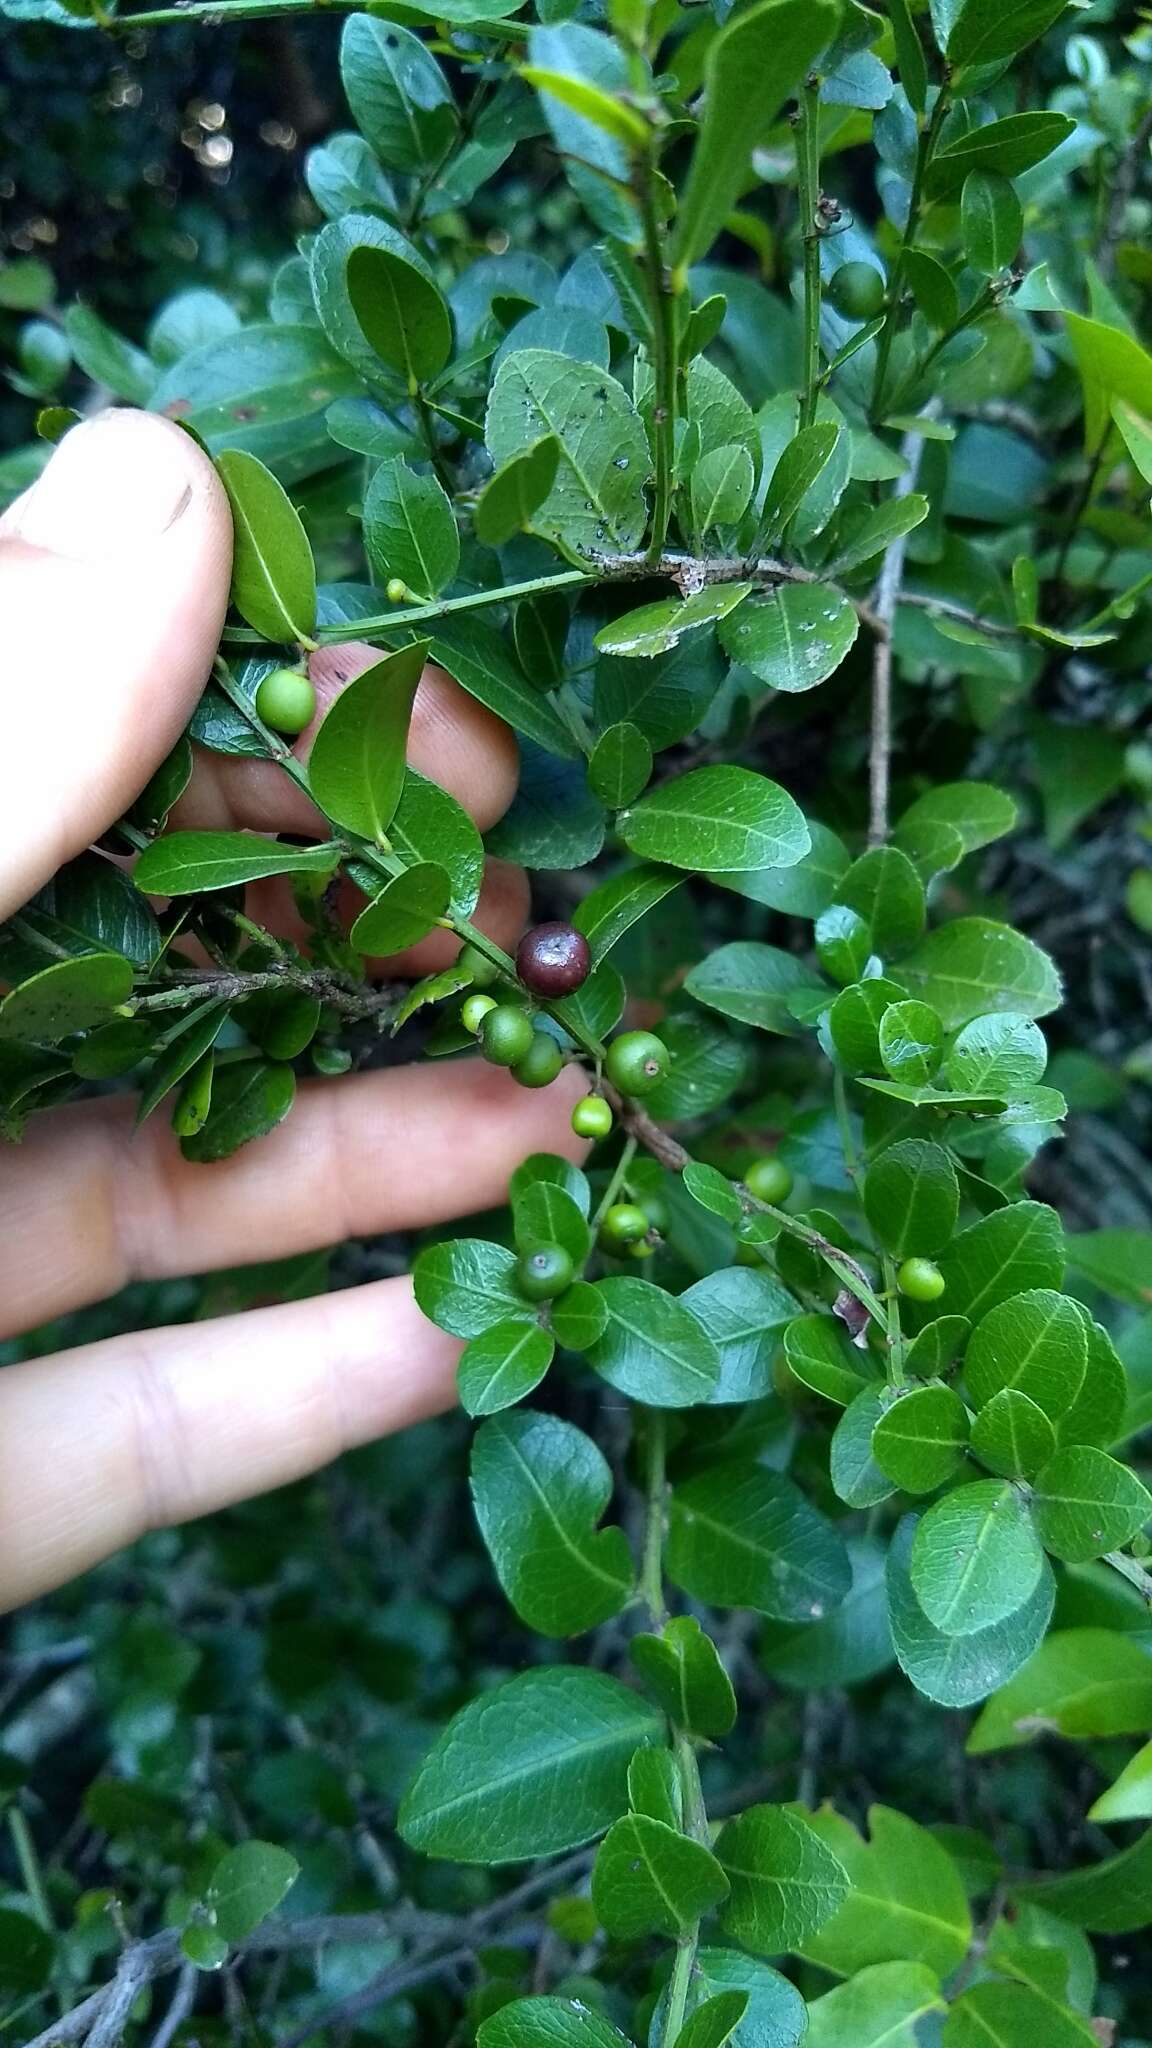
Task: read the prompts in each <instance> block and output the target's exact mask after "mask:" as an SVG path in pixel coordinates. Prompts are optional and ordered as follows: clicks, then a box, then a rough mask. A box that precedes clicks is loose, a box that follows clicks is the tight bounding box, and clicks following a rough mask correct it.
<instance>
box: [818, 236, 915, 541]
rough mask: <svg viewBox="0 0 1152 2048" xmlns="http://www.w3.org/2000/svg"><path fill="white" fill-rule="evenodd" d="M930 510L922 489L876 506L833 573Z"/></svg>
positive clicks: (899, 536) (853, 535)
mask: <svg viewBox="0 0 1152 2048" xmlns="http://www.w3.org/2000/svg"><path fill="white" fill-rule="evenodd" d="M912 253H913V254H916V251H913V252H912ZM928 510H929V506H928V500H927V498H926V497H924V496H923V494H922V493H921V492H919V491H907V492H905V494H904V496H903V497H902V498H886V499H884V501H883V502H882V503H881V504H879V505H873V506H872V507H871V509H870V510H869V511H868V512H867V513H866V514H865V516H864V518H863V519H862V520H861V522H860V524H859V525H858V526H856V527H854V528H853V530H852V533H851V535H850V537H849V539H848V543H847V546H844V547H841V549H840V551H839V553H838V554H837V556H836V560H835V562H834V564H833V570H834V573H835V574H836V575H837V576H845V575H847V574H848V572H849V571H850V570H853V569H859V568H861V567H862V566H863V564H864V563H865V562H871V561H872V560H873V559H874V558H875V556H877V555H880V554H883V553H884V551H885V549H887V548H890V547H891V545H892V543H893V541H895V540H901V539H903V537H904V535H905V534H906V533H911V532H912V530H913V528H914V527H917V526H920V525H921V524H922V523H923V521H924V520H925V519H927V517H928Z"/></svg>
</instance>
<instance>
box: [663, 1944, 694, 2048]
mask: <svg viewBox="0 0 1152 2048" xmlns="http://www.w3.org/2000/svg"><path fill="white" fill-rule="evenodd" d="M699 1940H700V1922H699V1921H698V1920H697V1921H695V1922H694V1923H693V1925H692V1926H691V1927H690V1928H689V1930H688V1932H687V1934H685V1935H684V1936H683V1937H682V1939H681V1941H680V1942H679V1944H678V1945H677V1949H676V1961H675V1962H674V1964H673V1965H672V1976H671V1978H670V1980H669V1984H668V2010H667V2013H666V2014H665V2018H664V2043H665V2048H672V2044H673V2042H674V2041H675V2040H676V2039H677V2038H678V2036H679V2034H680V2032H681V2029H682V2028H683V2025H684V2016H685V2014H686V2012H687V2010H688V1993H689V1991H690V1989H691V1986H692V1972H693V1970H694V1969H695V1967H696V1948H697V1944H698V1943H699Z"/></svg>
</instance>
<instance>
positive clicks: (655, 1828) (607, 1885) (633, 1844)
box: [592, 1813, 728, 1941]
mask: <svg viewBox="0 0 1152 2048" xmlns="http://www.w3.org/2000/svg"><path fill="white" fill-rule="evenodd" d="M727 1896H728V1880H727V1878H726V1877H725V1875H724V1872H723V1871H722V1870H721V1868H720V1865H719V1864H718V1863H717V1861H716V1858H715V1857H714V1856H713V1854H712V1852H711V1850H710V1849H706V1848H705V1847H704V1845H703V1843H702V1842H694V1841H692V1840H691V1839H690V1838H689V1837H688V1836H687V1835H683V1834H680V1833H679V1832H678V1830H677V1829H675V1828H671V1827H668V1826H667V1825H666V1824H665V1823H664V1822H663V1821H658V1820H650V1819H649V1818H648V1817H647V1815H645V1814H639V1813H629V1814H625V1815H624V1816H623V1818H622V1819H620V1820H618V1821H615V1822H613V1825H612V1826H611V1827H610V1828H609V1830H608V1833H607V1834H606V1835H605V1837H604V1840H603V1842H602V1843H601V1844H600V1850H599V1854H598V1855H597V1858H596V1863H595V1866H594V1868H593V1871H592V1904H593V1905H594V1906H595V1908H596V1917H597V1919H598V1920H599V1921H600V1924H601V1926H602V1927H603V1928H604V1929H605V1931H606V1932H607V1933H608V1934H610V1935H612V1936H613V1937H614V1938H615V1939H616V1940H619V1941H636V1940H638V1939H639V1938H640V1936H641V1935H644V1934H666V1935H668V1936H669V1937H670V1938H673V1939H675V1938H677V1937H678V1936H680V1935H682V1934H683V1933H684V1932H685V1930H686V1929H687V1928H688V1927H690V1926H692V1925H693V1923H694V1922H695V1921H696V1920H698V1919H699V1918H700V1916H701V1914H703V1913H707V1912H711V1910H712V1908H713V1907H714V1906H717V1905H719V1903H720V1901H721V1900H722V1899H725V1898H727Z"/></svg>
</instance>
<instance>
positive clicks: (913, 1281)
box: [896, 1259, 947, 1301]
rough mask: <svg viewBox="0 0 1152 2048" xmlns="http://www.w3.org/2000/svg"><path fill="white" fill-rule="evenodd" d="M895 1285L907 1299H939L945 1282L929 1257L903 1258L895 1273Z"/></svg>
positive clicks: (937, 1267)
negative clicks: (902, 1262)
mask: <svg viewBox="0 0 1152 2048" xmlns="http://www.w3.org/2000/svg"><path fill="white" fill-rule="evenodd" d="M896 1285H897V1287H898V1288H899V1289H900V1292H901V1294H906V1295H907V1296H908V1299H909V1301H939V1299H940V1296H941V1295H942V1294H943V1292H944V1289H945V1287H946V1285H947V1282H946V1281H945V1278H944V1275H943V1273H942V1272H941V1271H940V1268H939V1266H935V1265H933V1263H932V1260H931V1259H905V1261H904V1264H903V1265H902V1266H901V1268H900V1270H899V1272H898V1273H897V1275H896Z"/></svg>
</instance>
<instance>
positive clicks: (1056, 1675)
mask: <svg viewBox="0 0 1152 2048" xmlns="http://www.w3.org/2000/svg"><path fill="white" fill-rule="evenodd" d="M1033 1647H1034V1648H1035V1650H1036V1654H1035V1656H1033V1657H1032V1658H1031V1659H1030V1660H1029V1662H1028V1663H1027V1664H1026V1665H1025V1667H1024V1669H1023V1670H1022V1671H1019V1672H1018V1673H1017V1674H1016V1675H1015V1676H1012V1677H1011V1678H1010V1682H1009V1674H1008V1673H1005V1674H1004V1679H1003V1680H1002V1681H1001V1685H1002V1687H1003V1689H1002V1690H1001V1691H998V1692H997V1694H996V1697H995V1699H994V1700H990V1701H989V1702H988V1705H987V1706H986V1707H985V1709H984V1712H983V1713H982V1714H981V1716H980V1718H979V1720H978V1721H977V1723H976V1726H975V1727H974V1728H973V1730H972V1733H971V1734H970V1736H969V1738H968V1743H967V1747H968V1749H969V1751H970V1753H971V1754H972V1755H973V1756H984V1755H987V1754H989V1753H990V1752H991V1751H992V1750H996V1749H1015V1748H1019V1747H1020V1745H1021V1744H1023V1743H1026V1742H1032V1741H1034V1740H1035V1738H1036V1737H1037V1736H1038V1735H1043V1734H1046V1733H1049V1732H1052V1733H1055V1734H1059V1735H1067V1736H1069V1737H1071V1738H1073V1739H1074V1740H1076V1739H1078V1740H1081V1741H1083V1740H1085V1739H1091V1738H1092V1737H1097V1736H1113V1735H1137V1734H1139V1735H1142V1734H1144V1733H1145V1731H1146V1730H1147V1729H1149V1728H1152V1660H1150V1659H1149V1657H1148V1654H1147V1651H1146V1650H1145V1649H1143V1648H1142V1647H1141V1645H1140V1644H1139V1642H1138V1641H1136V1639H1135V1638H1133V1637H1131V1636H1125V1635H1120V1634H1118V1633H1117V1632H1116V1631H1115V1630H1114V1629H1106V1628H1071V1629H1061V1630H1058V1631H1057V1632H1056V1633H1055V1634H1053V1635H1050V1636H1049V1637H1048V1639H1047V1641H1046V1642H1044V1643H1043V1644H1042V1645H1041V1646H1040V1647H1036V1645H1034V1646H1033Z"/></svg>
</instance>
